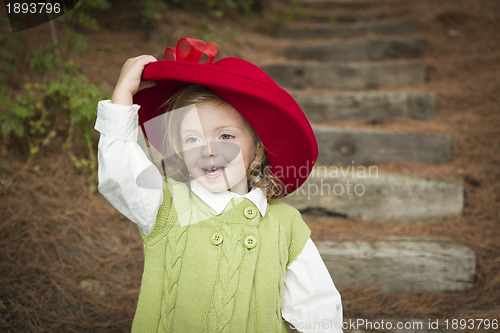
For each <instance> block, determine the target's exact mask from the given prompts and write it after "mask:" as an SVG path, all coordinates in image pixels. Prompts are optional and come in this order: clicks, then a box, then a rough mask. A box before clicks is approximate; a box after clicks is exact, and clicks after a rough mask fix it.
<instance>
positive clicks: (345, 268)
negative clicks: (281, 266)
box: [316, 237, 476, 292]
mask: <svg viewBox="0 0 500 333" xmlns="http://www.w3.org/2000/svg"><path fill="white" fill-rule="evenodd" d="M316 246H317V247H318V250H319V252H320V253H321V256H322V258H323V260H324V262H325V264H326V266H327V268H328V270H329V271H330V274H331V275H332V276H333V278H334V281H335V284H336V285H337V287H339V288H342V287H344V286H348V285H364V286H374V285H376V286H378V287H379V288H380V289H382V290H385V291H390V292H463V291H469V290H471V289H472V287H473V286H474V275H475V267H476V259H475V258H476V257H475V253H474V251H472V250H471V249H470V248H469V247H467V246H465V245H461V244H459V243H457V242H455V241H453V240H447V239H417V238H398V237H392V238H388V239H385V240H379V241H372V242H363V241H355V242H333V241H317V242H316Z"/></svg>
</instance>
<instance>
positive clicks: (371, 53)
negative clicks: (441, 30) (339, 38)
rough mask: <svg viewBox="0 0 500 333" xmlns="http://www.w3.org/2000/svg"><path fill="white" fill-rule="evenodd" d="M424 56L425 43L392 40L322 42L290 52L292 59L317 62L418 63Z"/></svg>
mask: <svg viewBox="0 0 500 333" xmlns="http://www.w3.org/2000/svg"><path fill="white" fill-rule="evenodd" d="M423 54H424V43H423V41H422V40H420V39H416V38H391V39H381V40H368V39H362V40H350V41H345V42H335V43H332V42H328V43H325V42H322V43H316V44H310V45H299V46H294V47H290V48H287V49H286V50H285V56H286V57H287V58H289V59H298V60H317V61H361V60H371V61H380V60H389V59H403V58H404V59H415V58H420V57H422V56H423Z"/></svg>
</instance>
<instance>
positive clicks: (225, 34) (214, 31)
mask: <svg viewBox="0 0 500 333" xmlns="http://www.w3.org/2000/svg"><path fill="white" fill-rule="evenodd" d="M198 30H199V31H201V35H200V36H196V35H194V36H193V38H197V39H201V40H205V41H208V40H209V41H212V42H215V43H217V44H218V45H221V44H225V43H228V42H231V41H232V40H233V39H234V38H235V37H236V36H238V35H239V34H240V33H241V31H240V30H238V29H234V28H233V27H231V26H230V25H229V24H227V23H222V24H215V23H212V22H209V21H208V20H203V21H201V23H200V24H199V25H198Z"/></svg>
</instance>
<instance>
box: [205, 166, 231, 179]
mask: <svg viewBox="0 0 500 333" xmlns="http://www.w3.org/2000/svg"><path fill="white" fill-rule="evenodd" d="M225 168H226V167H223V166H213V167H210V168H202V169H201V170H202V171H203V174H204V175H205V177H207V178H209V179H214V178H217V177H219V176H221V175H222V173H223V172H224V169H225Z"/></svg>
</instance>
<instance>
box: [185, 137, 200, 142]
mask: <svg viewBox="0 0 500 333" xmlns="http://www.w3.org/2000/svg"><path fill="white" fill-rule="evenodd" d="M196 142H198V138H197V137H195V136H190V137H189V138H187V139H186V143H196Z"/></svg>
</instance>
